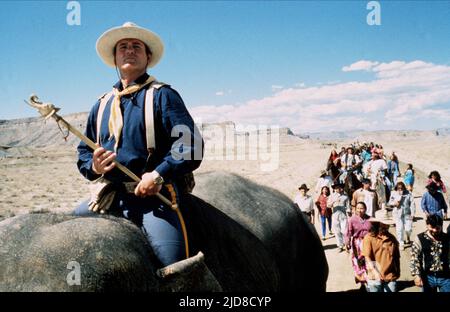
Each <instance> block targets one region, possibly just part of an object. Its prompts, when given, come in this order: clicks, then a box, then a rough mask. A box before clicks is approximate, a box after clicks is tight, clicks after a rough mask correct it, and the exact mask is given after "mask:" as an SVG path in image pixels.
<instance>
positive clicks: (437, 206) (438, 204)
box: [421, 191, 447, 217]
mask: <svg viewBox="0 0 450 312" xmlns="http://www.w3.org/2000/svg"><path fill="white" fill-rule="evenodd" d="M421 206H422V210H423V212H426V213H428V214H432V215H433V214H438V215H440V216H441V217H442V211H441V210H444V212H445V213H447V203H446V202H445V198H444V195H442V193H440V192H436V193H435V194H434V195H431V194H430V192H428V191H427V192H425V193H424V194H423V196H422V202H421Z"/></svg>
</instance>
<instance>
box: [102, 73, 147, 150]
mask: <svg viewBox="0 0 450 312" xmlns="http://www.w3.org/2000/svg"><path fill="white" fill-rule="evenodd" d="M155 80H156V79H155V78H154V77H152V76H150V77H148V79H147V80H146V81H145V82H144V83H142V84H135V85H131V86H128V87H126V88H125V89H123V90H122V91H119V90H117V89H114V99H113V102H112V104H111V114H110V115H109V123H108V126H109V133H110V137H109V138H110V139H111V138H112V137H113V136H114V138H115V140H116V144H115V145H114V151H115V152H117V147H118V146H119V140H120V134H121V132H122V128H123V117H122V110H121V109H120V98H121V96H122V95H127V94H131V93H134V92H136V91H139V90H141V89H142V88H143V87H145V86H146V85H148V84H150V83H152V82H153V81H155Z"/></svg>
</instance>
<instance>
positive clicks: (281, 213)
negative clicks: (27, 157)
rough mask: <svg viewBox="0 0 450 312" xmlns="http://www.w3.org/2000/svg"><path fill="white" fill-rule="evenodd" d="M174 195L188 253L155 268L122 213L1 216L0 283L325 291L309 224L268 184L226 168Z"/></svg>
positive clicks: (3, 287)
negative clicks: (178, 196)
mask: <svg viewBox="0 0 450 312" xmlns="http://www.w3.org/2000/svg"><path fill="white" fill-rule="evenodd" d="M195 177H196V186H195V189H194V191H193V193H192V194H186V195H184V196H182V197H181V205H180V206H181V208H180V209H181V211H182V214H183V216H184V219H185V222H186V226H187V229H188V241H189V249H190V254H191V255H194V256H192V257H190V258H188V259H185V260H182V261H180V262H176V263H174V264H171V265H169V266H167V267H164V268H158V267H157V265H156V263H158V262H157V261H156V259H155V255H154V253H153V251H152V249H151V247H150V244H149V243H148V241H147V240H146V237H145V236H144V234H143V233H142V232H141V230H140V229H139V228H138V227H137V226H135V225H134V224H133V223H131V222H130V221H128V220H126V219H125V218H120V217H115V216H109V215H99V216H95V217H76V216H73V215H67V214H56V213H34V214H26V215H21V216H16V217H13V218H8V219H5V220H3V221H1V222H0V238H1V240H0V281H1V283H0V291H95V292H104V291H127V292H128V291H140V292H141V291H145V292H158V291H169V292H183V291H213V292H216V291H225V292H230V291H232V292H242V291H252V292H255V291H257V292H305V291H307V292H324V291H325V290H326V280H327V277H328V264H327V261H326V258H325V253H324V250H323V247H322V244H321V242H320V239H319V237H318V235H317V233H316V231H315V229H314V227H313V226H312V225H311V224H310V223H309V222H308V221H307V220H306V219H305V217H304V216H303V214H302V213H301V212H300V211H299V210H298V209H296V208H295V206H294V205H293V203H292V201H291V200H290V199H289V198H288V197H286V196H285V195H283V194H282V193H281V192H278V191H276V190H274V189H271V188H269V187H266V186H262V185H259V184H257V183H255V182H252V181H250V180H248V179H245V178H243V177H241V176H238V175H236V174H232V173H226V172H205V173H201V174H198V175H196V176H195Z"/></svg>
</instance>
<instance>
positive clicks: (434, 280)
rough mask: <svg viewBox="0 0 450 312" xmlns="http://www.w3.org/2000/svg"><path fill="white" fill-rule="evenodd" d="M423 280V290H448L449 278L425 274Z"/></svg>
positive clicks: (449, 286) (449, 288)
mask: <svg viewBox="0 0 450 312" xmlns="http://www.w3.org/2000/svg"><path fill="white" fill-rule="evenodd" d="M422 280H423V288H422V291H423V292H436V291H437V290H439V292H450V278H449V277H438V276H436V275H435V274H433V273H431V274H427V275H426V277H425V278H424V279H422Z"/></svg>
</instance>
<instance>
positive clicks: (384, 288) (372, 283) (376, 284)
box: [367, 280, 397, 292]
mask: <svg viewBox="0 0 450 312" xmlns="http://www.w3.org/2000/svg"><path fill="white" fill-rule="evenodd" d="M367 289H368V291H369V292H396V291H397V282H396V281H392V282H385V281H377V280H367Z"/></svg>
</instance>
